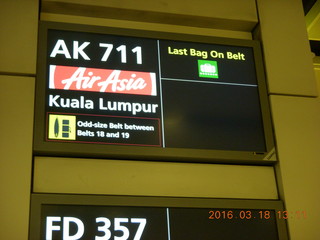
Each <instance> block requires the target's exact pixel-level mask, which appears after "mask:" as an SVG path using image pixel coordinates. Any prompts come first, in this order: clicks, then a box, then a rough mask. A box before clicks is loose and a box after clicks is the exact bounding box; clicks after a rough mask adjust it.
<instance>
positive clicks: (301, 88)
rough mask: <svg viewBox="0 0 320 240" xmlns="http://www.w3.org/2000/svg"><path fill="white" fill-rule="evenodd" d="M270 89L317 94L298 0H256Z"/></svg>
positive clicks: (310, 55)
mask: <svg viewBox="0 0 320 240" xmlns="http://www.w3.org/2000/svg"><path fill="white" fill-rule="evenodd" d="M257 4H258V13H259V19H260V27H261V36H262V42H263V49H264V55H265V61H266V71H267V78H268V85H269V91H270V93H277V94H289V95H304V96H316V95H317V92H316V86H315V77H314V72H313V69H312V54H311V51H310V47H309V42H308V38H307V30H306V25H305V21H304V15H303V8H302V3H301V0H283V1H278V0H268V1H265V0H258V1H257Z"/></svg>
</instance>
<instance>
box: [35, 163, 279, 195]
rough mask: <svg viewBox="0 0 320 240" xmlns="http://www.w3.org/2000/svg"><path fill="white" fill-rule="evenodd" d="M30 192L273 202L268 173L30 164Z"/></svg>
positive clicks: (209, 166)
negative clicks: (32, 183) (31, 170)
mask: <svg viewBox="0 0 320 240" xmlns="http://www.w3.org/2000/svg"><path fill="white" fill-rule="evenodd" d="M33 190H34V192H48V193H82V194H113V195H144V196H178V197H216V198H253V199H254V198H258V199H259V198H261V199H277V197H278V196H277V189H276V182H275V177H274V172H273V168H272V167H258V166H232V165H214V164H190V163H189V164H184V163H165V162H140V161H120V160H94V159H71V158H69V159H67V158H46V157H37V158H36V159H35V171H34V189H33Z"/></svg>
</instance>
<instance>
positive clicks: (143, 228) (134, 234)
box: [31, 195, 287, 240]
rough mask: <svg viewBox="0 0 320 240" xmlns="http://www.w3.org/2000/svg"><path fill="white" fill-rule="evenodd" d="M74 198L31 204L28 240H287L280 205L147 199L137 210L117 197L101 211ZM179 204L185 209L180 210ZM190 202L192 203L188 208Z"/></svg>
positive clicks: (249, 202) (100, 207)
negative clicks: (30, 238)
mask: <svg viewBox="0 0 320 240" xmlns="http://www.w3.org/2000/svg"><path fill="white" fill-rule="evenodd" d="M40 197H41V195H40ZM68 198H70V196H69V197H67V198H66V199H67V200H68ZM77 198H78V199H79V198H80V199H81V198H83V197H79V196H78V197H75V198H74V199H76V200H74V202H73V204H72V203H71V202H69V203H68V204H66V203H64V204H63V202H65V201H66V200H63V197H61V200H60V202H61V203H59V204H58V203H54V204H53V203H52V201H48V202H51V204H50V203H43V204H40V205H39V204H35V203H33V213H32V214H33V215H32V218H31V219H32V221H33V222H31V237H33V239H46V240H60V239H69V240H71V239H72V240H78V239H79V240H81V239H96V240H98V239H105V240H107V239H118V240H149V239H152V240H181V239H185V240H194V239H201V240H211V239H224V240H234V239H239V240H256V239H261V240H276V239H281V240H283V239H287V238H286V234H285V223H284V219H281V217H280V216H281V214H279V213H281V212H283V211H282V210H281V208H278V207H279V206H280V205H281V203H280V202H270V201H269V202H267V201H265V202H264V201H254V200H251V201H250V200H247V201H246V204H245V206H241V205H243V204H242V203H243V201H241V200H238V201H229V202H232V203H228V200H226V202H225V203H221V202H220V203H216V201H219V200H214V199H210V200H204V202H207V203H210V202H211V203H210V204H209V205H208V204H203V203H202V202H203V200H201V199H197V200H192V199H174V200H173V201H172V199H170V198H168V199H166V201H167V202H165V203H161V204H158V203H157V198H152V200H151V201H148V200H147V202H145V201H144V203H143V204H141V202H140V200H139V198H138V201H132V202H131V199H130V197H127V198H128V201H125V200H124V199H126V197H118V198H121V199H122V200H120V202H114V203H113V204H110V203H109V205H108V200H107V201H106V202H105V204H103V205H100V204H99V205H97V204H96V203H94V204H93V205H90V203H91V204H92V202H94V201H92V200H91V201H89V202H87V205H83V204H79V201H77ZM91 198H93V199H94V198H95V197H91ZM101 198H105V199H108V198H106V197H101ZM132 198H135V197H132ZM145 199H148V198H145ZM160 199H161V198H160ZM116 200H117V199H116ZM170 201H171V202H170ZM184 201H187V202H188V203H189V204H190V207H185V206H183V205H185V203H184ZM193 201H194V202H195V203H193V204H192V202H193ZM160 202H161V201H160ZM172 202H175V204H174V205H179V202H181V203H182V204H181V203H180V204H181V205H182V206H181V207H179V206H171V204H172ZM126 203H127V204H128V203H129V204H128V205H126ZM199 203H200V204H199ZM135 204H136V206H135ZM164 204H168V205H167V206H165V205H164ZM117 205H118V206H117ZM201 205H203V206H201ZM210 205H211V207H210ZM226 205H228V207H226ZM255 205H257V206H255ZM250 207H251V208H250ZM258 207H262V208H258ZM268 207H269V208H268ZM36 226H38V227H36Z"/></svg>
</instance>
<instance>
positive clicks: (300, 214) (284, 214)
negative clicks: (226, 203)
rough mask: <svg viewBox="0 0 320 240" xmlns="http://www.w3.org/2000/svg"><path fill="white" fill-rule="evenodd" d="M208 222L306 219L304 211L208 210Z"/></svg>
mask: <svg viewBox="0 0 320 240" xmlns="http://www.w3.org/2000/svg"><path fill="white" fill-rule="evenodd" d="M208 218H209V220H223V219H227V220H228V219H229V220H231V219H239V220H250V219H257V220H259V219H260V220H269V219H275V218H278V219H289V218H295V219H306V218H307V214H306V211H295V212H289V211H272V210H252V209H250V210H248V209H244V210H221V209H219V210H209V212H208Z"/></svg>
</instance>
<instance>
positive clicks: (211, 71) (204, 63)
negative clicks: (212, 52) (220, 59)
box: [198, 60, 219, 78]
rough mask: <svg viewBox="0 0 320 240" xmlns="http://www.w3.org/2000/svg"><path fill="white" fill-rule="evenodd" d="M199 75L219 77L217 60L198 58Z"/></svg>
mask: <svg viewBox="0 0 320 240" xmlns="http://www.w3.org/2000/svg"><path fill="white" fill-rule="evenodd" d="M198 71H199V77H205V78H219V74H218V63H217V61H208V60H198Z"/></svg>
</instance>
